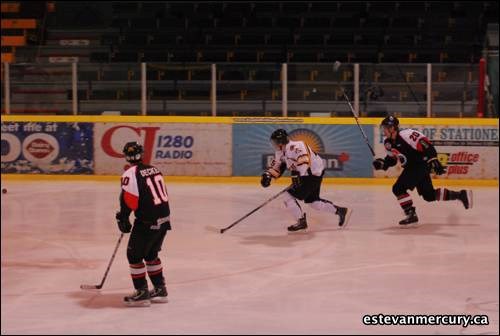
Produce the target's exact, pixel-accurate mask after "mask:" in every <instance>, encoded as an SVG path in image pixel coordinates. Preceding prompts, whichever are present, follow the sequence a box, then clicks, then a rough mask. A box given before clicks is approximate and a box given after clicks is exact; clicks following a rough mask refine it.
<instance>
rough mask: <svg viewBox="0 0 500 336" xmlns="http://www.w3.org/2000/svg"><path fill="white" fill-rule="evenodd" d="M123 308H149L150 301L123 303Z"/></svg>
mask: <svg viewBox="0 0 500 336" xmlns="http://www.w3.org/2000/svg"><path fill="white" fill-rule="evenodd" d="M124 303H125V306H127V307H149V306H151V301H149V300H142V301H136V302H124Z"/></svg>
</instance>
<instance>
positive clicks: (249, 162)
mask: <svg viewBox="0 0 500 336" xmlns="http://www.w3.org/2000/svg"><path fill="white" fill-rule="evenodd" d="M278 128H283V129H285V130H286V131H287V132H288V134H289V136H290V138H291V139H293V140H301V141H304V142H305V143H306V144H308V145H309V146H310V147H311V149H312V150H313V151H315V152H316V153H318V154H319V155H320V156H321V157H322V158H323V160H324V163H325V177H371V176H372V174H373V173H372V168H371V167H372V166H371V161H372V160H371V155H370V150H369V149H368V146H367V145H366V143H365V141H364V139H363V136H362V135H361V132H360V130H359V129H358V126H357V125H313V124H307V125H305V124H280V125H273V124H258V125H248V124H234V125H233V175H234V176H258V175H261V174H262V172H263V171H264V170H265V169H266V168H267V167H268V165H269V164H270V162H271V160H272V159H273V158H274V150H273V148H272V146H271V142H270V141H269V138H270V136H271V133H272V132H273V131H275V130H276V129H278ZM363 130H364V132H365V134H366V136H367V137H368V139H373V127H372V126H371V125H367V126H363Z"/></svg>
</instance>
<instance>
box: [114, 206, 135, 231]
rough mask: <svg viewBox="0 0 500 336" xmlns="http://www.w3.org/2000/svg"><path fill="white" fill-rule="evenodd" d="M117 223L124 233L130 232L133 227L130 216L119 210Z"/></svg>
mask: <svg viewBox="0 0 500 336" xmlns="http://www.w3.org/2000/svg"><path fill="white" fill-rule="evenodd" d="M116 223H117V224H118V228H119V229H120V231H121V232H123V233H129V232H130V230H131V229H132V224H130V220H129V219H128V216H126V217H125V216H123V215H122V214H121V212H119V211H118V212H117V213H116Z"/></svg>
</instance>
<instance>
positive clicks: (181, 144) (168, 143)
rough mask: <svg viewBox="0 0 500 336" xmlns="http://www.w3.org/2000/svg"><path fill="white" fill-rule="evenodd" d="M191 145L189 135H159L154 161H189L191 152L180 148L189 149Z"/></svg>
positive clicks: (191, 155)
mask: <svg viewBox="0 0 500 336" xmlns="http://www.w3.org/2000/svg"><path fill="white" fill-rule="evenodd" d="M193 143H194V140H193V137H192V136H190V135H188V136H182V135H159V136H158V143H157V146H156V149H155V159H190V158H191V157H193V152H192V151H191V150H182V149H181V148H186V149H187V148H191V147H193Z"/></svg>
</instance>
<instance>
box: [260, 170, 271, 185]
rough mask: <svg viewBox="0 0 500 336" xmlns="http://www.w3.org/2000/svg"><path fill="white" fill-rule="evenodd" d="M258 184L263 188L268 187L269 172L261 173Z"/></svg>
mask: <svg viewBox="0 0 500 336" xmlns="http://www.w3.org/2000/svg"><path fill="white" fill-rule="evenodd" d="M260 184H261V185H262V186H263V187H264V188H267V187H269V186H270V185H271V174H269V173H268V172H265V173H264V174H262V178H261V179H260Z"/></svg>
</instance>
